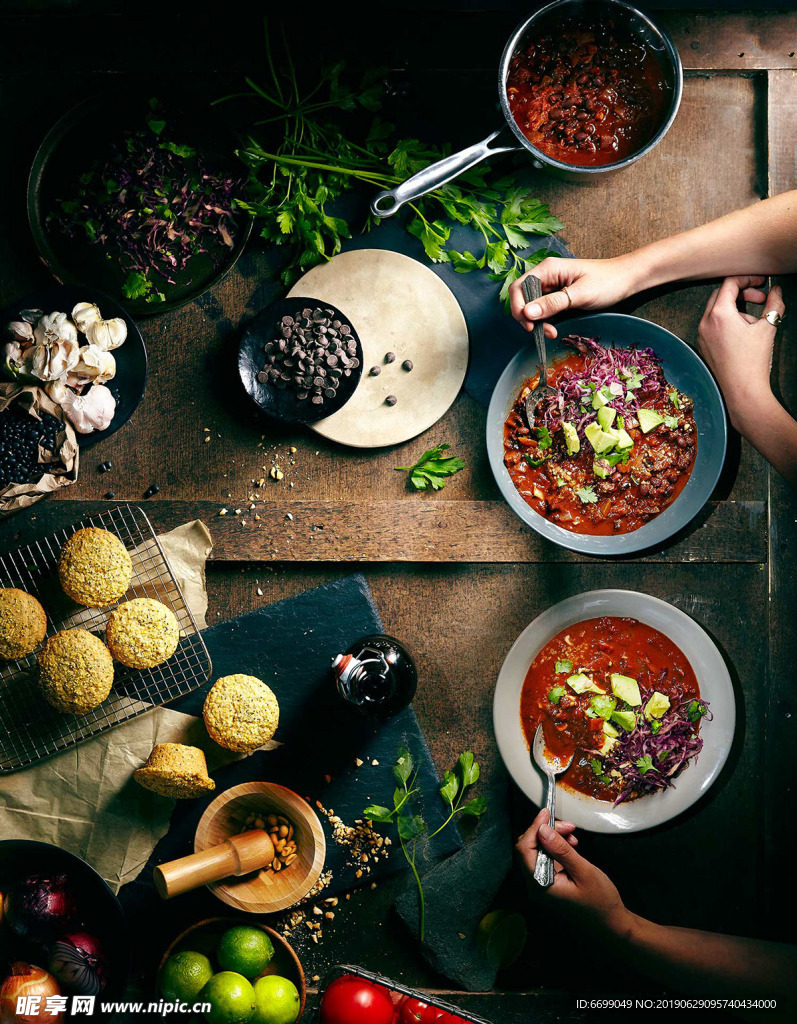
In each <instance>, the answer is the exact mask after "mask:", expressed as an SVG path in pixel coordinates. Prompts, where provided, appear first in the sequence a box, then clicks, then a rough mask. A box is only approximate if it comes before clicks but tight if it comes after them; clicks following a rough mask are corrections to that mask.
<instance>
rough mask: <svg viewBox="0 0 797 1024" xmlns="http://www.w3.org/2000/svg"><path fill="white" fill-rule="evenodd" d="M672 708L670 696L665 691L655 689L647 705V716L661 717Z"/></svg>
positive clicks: (648, 717)
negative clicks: (660, 691)
mask: <svg viewBox="0 0 797 1024" xmlns="http://www.w3.org/2000/svg"><path fill="white" fill-rule="evenodd" d="M669 710H670V698H669V697H668V696H667V695H666V694H665V693H659V691H658V690H654V691H653V693H652V694H651V696H650V700H649V701H648V702H647V704H646V705H645V718H647V719H648V720H650V719H651V718H661V717H662V715H664V714H666V712H668V711H669Z"/></svg>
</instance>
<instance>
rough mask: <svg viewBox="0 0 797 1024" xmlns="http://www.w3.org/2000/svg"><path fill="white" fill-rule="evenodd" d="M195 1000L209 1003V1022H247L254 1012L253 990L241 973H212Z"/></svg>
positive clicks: (242, 1023) (218, 1023)
mask: <svg viewBox="0 0 797 1024" xmlns="http://www.w3.org/2000/svg"><path fill="white" fill-rule="evenodd" d="M197 1002H201V1003H210V1013H207V1014H206V1015H205V1016H206V1019H207V1020H208V1021H209V1024H247V1022H248V1021H250V1020H251V1019H252V1017H253V1016H254V1012H255V990H254V989H253V988H252V986H251V985H250V984H249V982H248V981H247V980H246V978H244V976H243V975H242V974H236V973H235V972H234V971H222V972H221V973H220V974H214V975H213V977H212V978H211V979H210V981H209V982H208V983H207V985H205V987H204V988H203V989H202V991H201V992H200V993H199V997H198V1000H197Z"/></svg>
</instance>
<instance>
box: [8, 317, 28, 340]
mask: <svg viewBox="0 0 797 1024" xmlns="http://www.w3.org/2000/svg"><path fill="white" fill-rule="evenodd" d="M7 329H8V333H9V334H10V335H11V337H12V338H13V339H14V340H15V341H33V327H32V325H31V324H29V323H28V322H27V321H26V320H14V321H12V323H10V324H8V325H7Z"/></svg>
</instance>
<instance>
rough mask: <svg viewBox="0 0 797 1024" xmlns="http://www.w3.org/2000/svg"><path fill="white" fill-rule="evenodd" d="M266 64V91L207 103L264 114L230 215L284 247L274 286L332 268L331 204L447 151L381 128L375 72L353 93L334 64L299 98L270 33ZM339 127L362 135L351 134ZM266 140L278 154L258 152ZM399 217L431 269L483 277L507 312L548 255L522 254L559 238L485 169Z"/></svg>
mask: <svg viewBox="0 0 797 1024" xmlns="http://www.w3.org/2000/svg"><path fill="white" fill-rule="evenodd" d="M266 61H267V64H268V69H269V78H268V80H267V82H266V85H265V86H262V85H259V84H258V83H256V82H255V81H254V80H252V79H250V78H247V79H246V85H247V91H245V92H243V93H236V94H234V96H225V97H222V98H221V99H220V100H217V102H219V103H220V102H223V101H225V100H229V99H233V98H246V99H249V100H252V99H254V100H255V101H257V102H258V103H262V104H264V105H265V116H264V117H263V118H261V119H259V120H258V121H256V122H255V123H254V124H253V126H252V130H251V133H250V136H249V140H248V143H247V145H246V146H245V147H244V148H243V149H241V150H239V151H238V155H239V157H241V159H242V160H243V161H244V163H245V164H246V165H247V167H248V169H249V187H248V195H247V198H246V199H244V200H241V201H239V203H238V205H239V206H240V207H241V208H243V209H245V210H247V211H249V212H251V213H253V214H255V215H256V216H258V217H259V218H260V219H261V224H262V229H261V235H262V237H263V238H265V239H267V240H268V241H269V242H271V243H274V244H277V245H289V246H291V247H292V249H293V253H292V258H291V259H290V260H288V262H287V267H286V269H285V270H284V271H283V274H282V277H283V280H284V281H285V282H286V283H291V282H292V281H293V280H295V279H296V278H297V277H298V276H300V275H301V274H302V273H304V272H305V271H306V270H308V269H309V268H310V267H312V266H314V265H316V264H318V263H321V262H323V261H324V260H328V259H331V258H332V257H333V256H334V255H336V254H337V253H338V252H340V250H341V244H342V240H343V239H345V238H349V237H351V234H352V227H351V226H350V224H349V222H348V221H347V220H346V219H345V218H344V217H342V216H341V215H340V211H339V209H337V207H335V206H334V204H335V200H337V199H338V198H339V197H340V196H341V195H343V194H344V193H346V192H348V191H350V190H351V189H352V188H353V187H354V186H355V185H358V184H360V185H365V186H368V187H369V188H370V189H371V190H372V191H376V190H378V189H385V188H392V187H393V186H395V185H397V184H399V183H400V182H401V181H403V180H404V179H405V178H406V177H408V176H409V175H412V174H415V173H416V172H417V171H420V170H421V169H423V168H424V167H427V166H428V165H429V164H430V163H433V162H435V161H437V160H439V159H441V157H444V156H446V155H448V152H449V148H448V147H445V146H444V147H442V148H441V147H438V146H434V145H429V144H426V143H424V142H421V141H420V140H418V139H414V138H400V137H398V135H397V133H396V129H395V126H394V125H392V124H390V123H389V122H388V121H386V120H383V119H382V118H381V117H380V116H379V114H378V112H379V111H380V109H381V107H382V101H383V94H384V74H385V72H384V70H383V69H378V68H372V69H370V70H369V71H367V72H366V73H365V74H364V75H363V76H362V77H361V78H360V79H359V81H353V80H352V79H351V76H349V75H347V73H346V69H345V64H344V63H343V62H338V63H337V64H335V65H333V66H332V67H330V68H327V69H325V70H324V71H323V72H322V73H321V75H320V79H319V80H317V81H315V82H313V83H310V84H309V85H308V86H306V87H305V86H304V83H302V84H301V85H300V82H299V78H298V76H297V73H296V68H295V66H294V62H293V59H292V56H291V53H290V49H289V47H288V45H287V41H286V40H285V38H284V37H283V39H282V41H281V45H280V59H279V62H277V61H275V60H274V58H273V56H272V52H271V47H270V44H269V33H268V30H267V31H266ZM348 114H351V115H357V114H358V115H359V116H358V117H354V116H352V117H351V118H348V117H347V115H348ZM364 115H365V117H364ZM347 120H348V121H352V122H355V123H360V129H359V130H357V128H353V127H352V125H351V124H349V123H346V122H347ZM363 120H365V122H366V126H365V127H363V126H362V124H361V122H362V121H363ZM266 132H268V135H265V134H264V133H266ZM275 135H277V136H278V137H279V138H280V141H279V143H278V144H276V145H275V144H273V141H272V142H266V141H265V140H266V138H268V139H271V140H273V139H274V136H275ZM333 209H334V212H333ZM407 212H408V214H409V216H408V217H406V218H402V222H403V223H404V226H405V227H406V230H407V231H408V232H409V233H410V234H412V235H414V236H415V237H416V238H417V239H418V240H419V241H420V243H421V244H422V246H423V249H424V252H425V253H426V256H427V257H428V258H429V259H430V260H431V261H432V262H433V263H451V265H452V267H453V268H454V270H455V271H457V272H458V273H462V274H464V273H470V272H472V271H475V270H478V271H482V272H484V273H486V274H487V275H488V276H489V277H490V279H491V280H492V281H495V282H500V283H501V289H500V292H499V296H500V299H501V300H502V301H503V302H504V303H505V304H506V305H507V306H508V292H509V286H510V284H511V283H512V282H513V281H516V280H517V279H518V278H519V277H521V275H523V274H524V273H526V271H528V270H531V269H532V268H533V267H535V266H536V265H537V264H538V263H539V262H540V261H541V260H543V259H545V257H546V256H551V255H555V253H553V252H549V251H548V250H546V249H543V248H539V247H538V249H537V251H536V252H528V250H530V249H532V248H533V246H534V245H535V244H536V240H537V239H539V238H540V237H543V236H547V235H552V234H554V233H555V232H557V231H560V230H561V229H562V227H563V225H562V223H561V221H559V220H558V219H557V218H556V217H555V216H554V215H553V214H552V213H551V212H550V210H549V208H548V207H547V206H546V205H545V204H544V203H541V202H540V201H539V200H537V199H535V198H533V197H532V196H530V195H529V194H528V190H527V189H526V188H525V187H523V186H522V185H521V184H520V183H519V182H518V181H517V180H516V179H515V178H514V177H513V176H506V175H504V176H501V177H494V176H493V175H492V174H491V172H490V171H489V169H488V170H485V169H483V168H481V169H479V168H475V169H471V170H470V171H468V172H466V173H465V174H463V175H460V177H459V178H457V180H456V182H450V183H449V184H447V185H442V186H441V187H440V188H438V189H435V190H434V191H433V192H430V193H428V194H427V195H425V196H422V197H421V198H420V199H418V200H416V201H414V202H413V203H409V204H407ZM378 223H379V219H378V218H377V219H376V220H371V219H370V218H368V219H367V220H366V221H365V224H364V229H365V230H369V229H370V228H371V227H372V226H373V225H374V224H378ZM457 225H465V226H468V227H470V228H473V229H475V230H476V231H477V232H478V233H479V235H480V236H481V239H482V240H483V245H481V246H480V250H479V251H477V252H470V251H459V250H457V249H455V248H454V247H453V246H452V245H450V238H451V232H452V230H453V228H454V227H456V226H457Z"/></svg>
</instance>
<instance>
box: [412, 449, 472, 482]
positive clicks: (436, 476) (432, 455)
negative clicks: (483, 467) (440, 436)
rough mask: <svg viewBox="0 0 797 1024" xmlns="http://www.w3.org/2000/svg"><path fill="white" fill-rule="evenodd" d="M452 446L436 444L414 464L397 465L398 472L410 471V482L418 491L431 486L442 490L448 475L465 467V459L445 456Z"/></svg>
mask: <svg viewBox="0 0 797 1024" xmlns="http://www.w3.org/2000/svg"><path fill="white" fill-rule="evenodd" d="M450 447H451V445H450V444H438V445H435V446H434V448H430V449H429V450H428V451H425V452H424V453H423V455H422V456H421V457H420V458H419V459H418V461H417V462H416V463H414V464H413V465H412V466H396V472H397V473H409V482H410V483H411V484H412V486H413V487H414V488H415V490H416V491H425V490H427V489H428V488H429V487H430V486H431V488H432V490H434V491H439V490H442V488H443V487H445V485H446V479H447V477H450V476H453V475H454V474H455V473H459V471H460V470H462V469H464V468H465V463H464V461H463V460H462V459H460V458H457V456H455V455H447V456H443V454H442V453H443V452H446V451H448V450H449V449H450Z"/></svg>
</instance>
